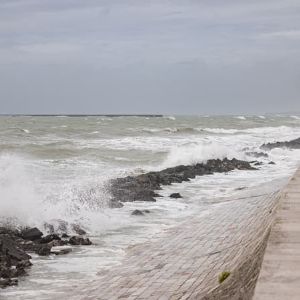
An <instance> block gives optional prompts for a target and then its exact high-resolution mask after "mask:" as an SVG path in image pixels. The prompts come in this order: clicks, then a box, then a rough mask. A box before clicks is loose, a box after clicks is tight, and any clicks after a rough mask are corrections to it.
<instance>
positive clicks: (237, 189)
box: [235, 186, 247, 191]
mask: <svg viewBox="0 0 300 300" xmlns="http://www.w3.org/2000/svg"><path fill="white" fill-rule="evenodd" d="M246 188H247V187H246V186H241V187H238V188H236V189H235V190H236V191H242V190H245V189H246Z"/></svg>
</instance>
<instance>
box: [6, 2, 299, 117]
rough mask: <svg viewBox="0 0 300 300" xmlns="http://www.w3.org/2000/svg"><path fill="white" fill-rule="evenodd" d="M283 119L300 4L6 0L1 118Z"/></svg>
mask: <svg viewBox="0 0 300 300" xmlns="http://www.w3.org/2000/svg"><path fill="white" fill-rule="evenodd" d="M287 111H289V112H292V111H300V1H299V0H251V1H249V0H226V1H225V0H182V1H179V0H172V1H171V0H170V1H165V0H153V1H150V0H148V1H147V0H107V1H106V0H0V113H165V114H176V113H177V114H180V113H181V114H222V113H232V114H239V113H244V114H246V113H248V114H255V113H264V112H287Z"/></svg>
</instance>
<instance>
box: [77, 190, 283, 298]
mask: <svg viewBox="0 0 300 300" xmlns="http://www.w3.org/2000/svg"><path fill="white" fill-rule="evenodd" d="M277 200H278V193H273V194H269V195H265V194H264V195H256V196H253V197H250V198H240V199H230V201H226V202H222V203H216V204H215V205H212V207H211V209H210V210H209V212H207V213H206V214H203V215H195V216H193V217H191V218H189V219H188V220H186V221H184V222H182V223H180V224H179V225H178V226H177V227H174V228H171V229H169V230H167V231H166V232H165V234H164V235H163V236H162V237H160V238H157V239H156V240H154V241H153V240H151V239H150V240H149V242H147V243H143V244H140V245H137V246H134V247H132V248H129V249H128V250H127V255H126V257H125V259H124V260H123V262H122V264H121V265H119V266H116V267H114V268H112V269H110V270H108V271H103V272H102V273H100V274H99V278H98V279H97V280H95V281H94V282H92V283H90V285H89V288H88V289H84V290H82V289H80V290H79V291H78V297H77V298H74V297H73V299H102V300H105V299H109V300H113V299H130V300H132V299H147V300H150V299H160V300H164V299H218V300H219V299H233V300H234V299H251V297H252V296H253V292H254V287H255V283H256V279H257V277H258V270H259V266H260V264H261V261H262V257H263V253H264V249H265V246H266V241H267V237H268V234H269V231H270V224H271V222H272V220H273V216H274V211H275V209H274V208H275V206H276V203H278V201H277ZM224 271H227V272H230V275H229V277H228V278H227V279H226V280H225V281H224V282H222V283H221V284H220V283H219V281H218V276H219V275H220V274H221V273H222V272H224ZM73 294H74V293H73Z"/></svg>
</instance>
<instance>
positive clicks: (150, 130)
mask: <svg viewBox="0 0 300 300" xmlns="http://www.w3.org/2000/svg"><path fill="white" fill-rule="evenodd" d="M133 130H134V131H143V132H147V133H163V132H167V133H181V132H182V133H184V132H186V133H193V132H194V133H195V132H199V131H202V129H199V128H192V127H179V128H177V127H173V128H172V127H165V128H143V129H141V130H140V129H133Z"/></svg>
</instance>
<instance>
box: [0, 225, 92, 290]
mask: <svg viewBox="0 0 300 300" xmlns="http://www.w3.org/2000/svg"><path fill="white" fill-rule="evenodd" d="M91 244H92V242H91V241H90V240H89V239H88V238H86V237H84V236H82V235H76V236H71V237H70V236H68V235H67V234H62V235H58V234H55V233H52V234H49V235H46V236H43V233H42V232H41V231H40V230H39V229H38V228H25V229H21V230H17V229H8V228H3V227H1V228H0V288H4V287H7V286H11V285H17V284H18V277H19V276H23V275H26V273H27V270H28V268H29V267H30V266H31V265H32V263H31V261H30V259H31V256H30V255H29V253H37V254H38V255H42V256H48V255H51V254H52V255H61V254H67V253H69V252H70V251H72V248H71V246H69V245H72V246H73V245H91Z"/></svg>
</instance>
